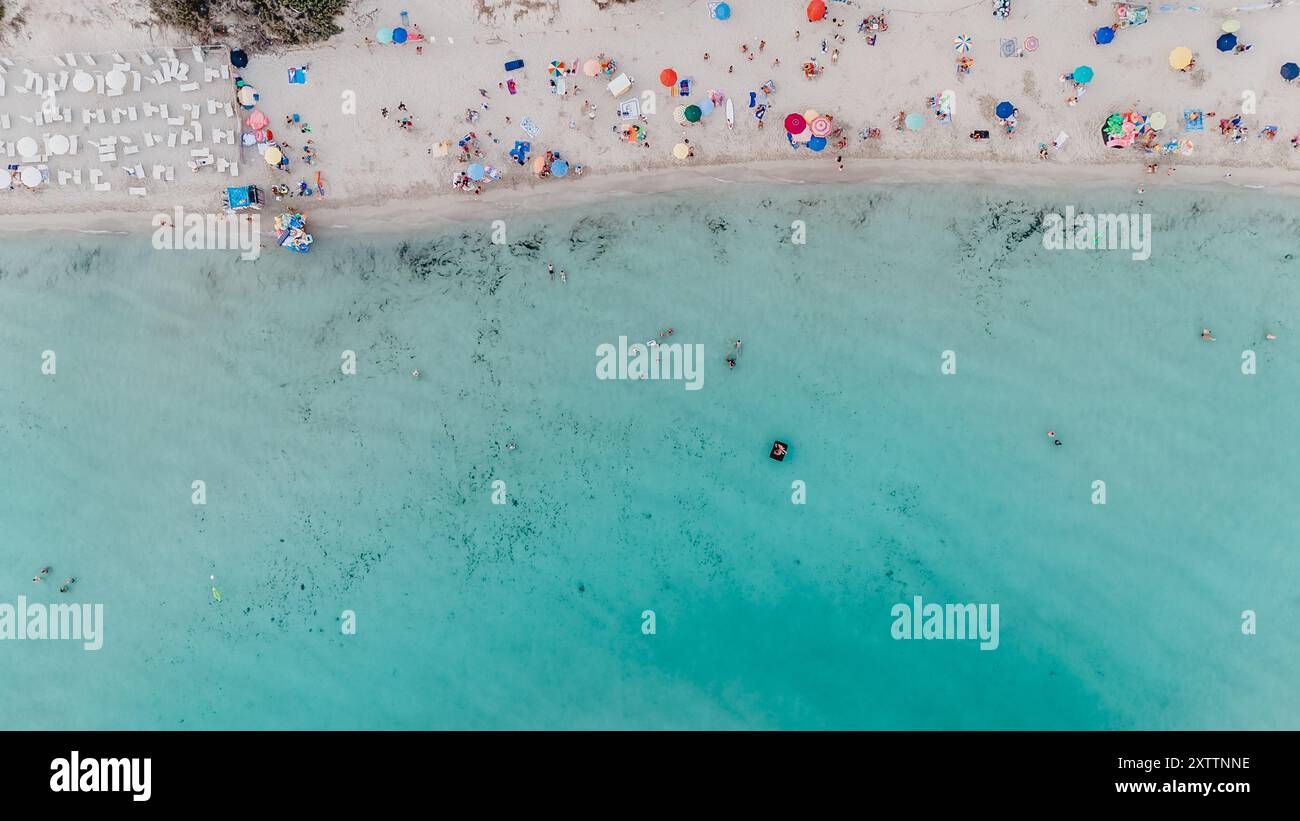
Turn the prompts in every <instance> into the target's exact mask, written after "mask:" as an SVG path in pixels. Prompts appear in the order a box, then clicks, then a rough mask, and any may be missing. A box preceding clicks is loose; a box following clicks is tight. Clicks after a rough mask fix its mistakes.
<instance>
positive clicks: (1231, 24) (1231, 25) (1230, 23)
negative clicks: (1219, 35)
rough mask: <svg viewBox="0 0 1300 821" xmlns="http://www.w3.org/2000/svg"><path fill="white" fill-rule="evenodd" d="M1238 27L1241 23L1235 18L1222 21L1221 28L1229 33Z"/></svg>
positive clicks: (1239, 27) (1238, 28)
mask: <svg viewBox="0 0 1300 821" xmlns="http://www.w3.org/2000/svg"><path fill="white" fill-rule="evenodd" d="M1240 29H1241V23H1239V22H1238V21H1236V20H1224V21H1223V30H1224V31H1226V32H1228V33H1229V34H1232V33H1233V32H1235V31H1238V30H1240Z"/></svg>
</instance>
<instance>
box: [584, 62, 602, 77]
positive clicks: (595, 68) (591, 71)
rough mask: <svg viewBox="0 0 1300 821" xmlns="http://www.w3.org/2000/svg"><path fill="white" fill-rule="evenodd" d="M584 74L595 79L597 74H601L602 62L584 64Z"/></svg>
mask: <svg viewBox="0 0 1300 821" xmlns="http://www.w3.org/2000/svg"><path fill="white" fill-rule="evenodd" d="M582 73H583V74H586V75H587V76H588V77H595V76H596V75H597V74H599V73H600V61H599V60H588V61H587V62H585V63H583V64H582Z"/></svg>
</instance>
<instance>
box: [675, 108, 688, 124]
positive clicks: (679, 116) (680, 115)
mask: <svg viewBox="0 0 1300 821" xmlns="http://www.w3.org/2000/svg"><path fill="white" fill-rule="evenodd" d="M673 119H674V120H676V121H677V124H678V125H686V123H687V120H686V106H684V105H679V106H677V107H676V108H674V109H673Z"/></svg>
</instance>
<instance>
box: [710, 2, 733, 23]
mask: <svg viewBox="0 0 1300 821" xmlns="http://www.w3.org/2000/svg"><path fill="white" fill-rule="evenodd" d="M713 16H714V17H716V18H718V19H719V20H726V19H728V18H729V17H731V6H728V5H727V4H726V3H719V4H718V7H717V8H715V9H714V10H713Z"/></svg>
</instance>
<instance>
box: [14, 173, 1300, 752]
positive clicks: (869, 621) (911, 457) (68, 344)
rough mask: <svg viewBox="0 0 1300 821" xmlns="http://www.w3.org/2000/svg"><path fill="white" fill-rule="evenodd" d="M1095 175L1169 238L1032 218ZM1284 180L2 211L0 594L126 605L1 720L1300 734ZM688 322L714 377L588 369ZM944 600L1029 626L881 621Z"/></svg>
mask: <svg viewBox="0 0 1300 821" xmlns="http://www.w3.org/2000/svg"><path fill="white" fill-rule="evenodd" d="M1068 205H1072V206H1074V208H1075V209H1076V211H1090V212H1130V211H1135V210H1136V211H1143V212H1149V213H1150V214H1151V215H1152V222H1153V230H1154V235H1153V248H1152V255H1151V259H1150V260H1147V261H1145V262H1138V261H1133V260H1132V259H1131V258H1130V254H1129V253H1128V252H1126V251H1093V250H1089V251H1081V252H1080V251H1075V252H1070V251H1050V250H1046V249H1044V247H1043V244H1042V241H1041V231H1040V230H1039V225H1040V221H1041V219H1042V215H1043V213H1044V212H1048V211H1052V212H1063V211H1064V210H1065V208H1066V206H1068ZM1294 206H1295V203H1294V202H1291V201H1287V200H1277V199H1270V198H1269V197H1268V196H1266V195H1260V194H1247V193H1240V194H1212V193H1209V192H1189V191H1182V192H1170V193H1165V194H1160V195H1146V197H1145V199H1144V202H1143V204H1142V205H1141V206H1139V205H1138V204H1137V202H1136V195H1134V194H1133V193H1132V191H1131V190H1129V191H1123V192H1121V191H1113V192H1106V191H1104V190H1088V191H1078V192H1070V191H1061V190H1052V189H1041V190H996V189H981V188H975V187H964V188H963V187H957V186H948V187H942V188H938V187H933V188H932V187H924V186H918V187H911V188H905V187H895V188H880V187H871V186H841V187H834V186H822V187H812V186H804V187H790V186H787V187H782V188H762V187H738V186H733V187H730V188H725V189H722V190H721V191H719V192H715V193H712V194H710V195H708V196H701V195H699V194H691V195H675V196H661V197H654V198H645V199H638V200H632V201H623V202H619V203H616V204H613V205H600V206H593V207H592V208H591V209H590V210H588V211H585V212H584V211H575V210H564V211H561V212H557V213H550V214H538V215H536V216H532V217H514V218H508V219H507V226H506V227H507V239H508V240H509V242H508V244H506V245H494V244H492V243H491V241H490V240H491V226H490V225H489V224H487V223H486V221H485V223H484V224H483V225H478V224H465V225H462V226H458V227H455V228H449V229H446V230H444V231H421V232H419V233H418V234H414V233H413V234H411V235H407V236H383V237H380V236H372V237H358V236H355V235H344V232H342V231H337V232H334V233H333V234H332V233H331V232H330V230H329V229H328V227H327V225H326V224H327V223H329V222H331V221H332V220H330V219H328V218H326V219H323V220H322V221H321V222H322V224H320V225H315V226H314V227H315V232H316V236H317V242H316V245H315V249H314V251H313V252H312V253H311V254H310V255H306V256H303V255H297V254H291V253H287V252H283V251H280V250H278V249H273V248H271V249H266V250H265V251H264V252H263V254H262V257H261V258H260V259H259V260H257V261H256V262H241V261H240V260H239V259H238V256H237V254H235V253H233V252H219V251H212V252H167V251H155V250H153V248H152V247H151V246H150V244H149V241H148V236H147V235H146V234H141V235H140V236H136V237H129V238H128V237H90V236H80V237H75V236H69V235H61V236H57V237H56V236H52V235H51V236H46V235H39V234H29V235H8V236H6V238H5V241H4V247H3V251H2V252H0V306H3V313H2V316H0V320H2V321H0V465H2V466H3V467H2V468H0V602H10V603H12V602H14V601H15V600H16V597H17V596H19V595H26V596H28V597H29V598H31V599H33V600H36V601H68V600H69V598H71V600H76V601H85V602H98V603H102V604H103V605H104V613H105V616H104V618H105V625H104V633H105V637H104V647H103V648H102V649H101V650H98V651H94V652H88V651H85V650H83V649H82V647H81V645H80V644H79V643H74V642H56V641H23V642H17V641H0V680H3V682H4V696H3V698H0V726H2V727H5V728H205V729H218V728H370V727H378V728H516V727H522V728H925V729H931V728H1042V729H1049V728H1095V729H1115V728H1153V729H1194V728H1282V727H1286V728H1296V727H1298V726H1300V720H1298V718H1297V717H1298V716H1300V690H1297V688H1296V687H1295V682H1296V681H1297V680H1298V679H1300V654H1297V653H1296V652H1295V650H1296V647H1297V639H1296V627H1297V624H1298V623H1300V592H1297V582H1296V579H1297V578H1298V575H1297V571H1298V570H1300V552H1297V543H1298V536H1300V518H1298V517H1297V515H1296V513H1297V505H1296V501H1295V495H1296V488H1297V487H1300V460H1298V456H1300V435H1298V434H1297V432H1296V424H1295V419H1294V414H1295V409H1296V408H1297V407H1298V406H1300V358H1298V357H1297V351H1298V350H1300V348H1298V347H1297V346H1298V345H1300V259H1297V258H1296V256H1295V254H1296V253H1297V243H1296V240H1295V238H1296V237H1297V236H1300V211H1297V210H1296V208H1295V207H1294ZM266 219H267V220H269V219H270V215H268V216H267V217H266ZM795 220H804V221H805V223H806V226H807V243H806V244H803V245H798V244H794V243H792V242H791V227H790V226H791V223H792V222H793V221H795ZM547 260H554V262H555V264H556V266H557V267H559V268H563V269H565V271H566V274H567V278H568V282H567V284H560V283H559V282H558V281H552V280H551V279H550V278H549V277H548V275H547V272H546V261H547ZM670 326H671V327H672V328H673V329H674V331H675V333H674V336H673V340H675V341H680V342H683V343H700V344H703V345H704V346H705V368H704V387H703V388H702V389H701V390H698V391H688V390H685V389H684V386H683V384H682V383H681V382H677V381H644V382H643V381H602V380H599V379H597V378H596V370H595V368H596V362H597V359H596V348H597V346H599V345H601V344H602V343H614V342H617V339H618V337H619V336H620V335H625V336H627V337H629V338H630V339H631V340H634V341H636V340H647V339H650V338H654V337H656V335H657V334H658V332H659V331H660V330H662V329H664V328H666V327H670ZM1203 326H1208V327H1210V328H1211V329H1212V330H1213V333H1214V336H1215V337H1216V339H1217V341H1215V342H1214V343H1207V342H1203V341H1202V340H1201V339H1200V332H1201V328H1202V327H1203ZM1266 332H1271V333H1274V334H1276V335H1277V336H1278V339H1277V340H1276V341H1265V340H1264V334H1265V333H1266ZM737 337H739V338H741V339H743V341H744V344H743V348H742V351H741V353H740V356H739V362H738V366H737V367H736V368H735V370H730V369H728V368H727V366H726V364H725V362H724V356H725V355H726V354H727V352H728V350H729V349H730V342H731V340H733V339H735V338H737ZM47 350H48V351H53V352H55V354H56V356H57V372H56V374H55V375H53V376H50V375H46V374H43V373H42V370H41V362H42V353H43V352H44V351H47ZM345 350H351V351H355V352H356V355H357V373H356V374H355V375H345V374H343V373H342V371H341V368H340V364H341V356H342V354H343V352H344V351H345ZM1247 350H1251V351H1255V352H1256V354H1255V355H1256V369H1257V372H1256V373H1254V374H1251V375H1247V374H1243V372H1242V363H1243V359H1242V355H1243V351H1247ZM944 351H953V352H954V353H955V355H956V365H957V370H956V373H955V374H950V375H949V374H944V373H941V370H940V366H941V364H942V356H943V352H944ZM414 368H419V369H420V370H421V372H422V376H421V378H420V379H418V380H417V379H413V378H412V377H411V375H410V374H411V371H412V369H414ZM1048 430H1052V431H1055V432H1056V434H1057V436H1058V437H1059V438H1061V439H1062V441H1063V446H1061V447H1055V446H1053V444H1052V442H1051V440H1050V439H1049V438H1048V437H1046V436H1045V432H1046V431H1048ZM774 439H781V440H783V441H785V442H788V443H789V444H790V455H789V456H788V457H787V458H786V460H785V461H784V462H780V463H778V462H776V461H773V460H772V459H769V458H768V450H769V448H770V446H771V444H772V442H773V440H774ZM507 443H517V449H514V450H511V449H508V448H507ZM195 480H202V481H204V482H205V483H206V488H207V500H206V504H205V505H195V504H193V503H192V500H191V493H192V490H191V483H192V482H193V481H195ZM498 480H499V481H501V482H504V483H505V496H506V500H507V503H506V504H503V505H498V504H493V499H492V495H493V483H494V482H496V481H498ZM796 480H799V481H801V482H803V483H805V485H806V492H807V500H806V504H803V505H796V504H793V503H792V501H791V496H792V483H793V482H795V481H796ZM1096 480H1102V481H1104V482H1105V483H1106V494H1107V495H1106V504H1104V505H1099V504H1093V501H1092V499H1093V482H1094V481H1096ZM45 565H50V566H52V568H53V570H52V572H51V581H52V582H53V583H48V582H47V583H44V584H41V585H35V584H33V583H32V581H31V577H32V575H33V574H34V573H35V572H36V571H37V570H39V569H40V568H41V567H43V566H45ZM211 575H215V577H216V581H215V582H213V581H210V580H209V576H211ZM65 576H75V577H76V578H77V579H78V581H77V582H76V584H75V585H74V588H73V591H72V593H71V594H70V596H69V595H61V594H59V593H58V591H57V589H56V587H57V584H58V582H59V581H61V580H62V578H63V577H65ZM214 584H215V585H216V587H218V588H219V589H220V591H221V594H222V598H221V601H220V602H217V601H215V600H214V599H213V596H212V595H211V587H212V586H213V585H214ZM917 595H920V596H923V597H924V599H925V601H927V602H938V603H959V602H972V603H977V602H979V603H997V604H998V605H999V607H1000V646H999V647H998V648H997V649H996V650H993V651H981V650H980V649H979V648H978V646H977V644H976V643H974V642H971V641H960V640H951V641H905V640H904V641H899V640H894V639H893V638H891V632H890V631H891V624H892V622H893V618H892V616H891V615H890V611H891V608H892V607H893V605H894V604H896V603H900V602H906V603H910V602H912V600H913V597H914V596H917ZM345 610H351V611H353V612H354V613H355V614H356V628H357V629H356V634H355V635H344V634H343V633H342V631H341V629H340V616H341V614H342V613H343V611H345ZM645 610H653V611H654V613H655V626H656V632H655V633H654V634H653V635H645V634H643V632H642V613H643V611H645ZM1246 610H1251V611H1254V613H1255V614H1256V619H1257V632H1256V634H1254V635H1244V634H1243V632H1242V624H1243V619H1242V613H1243V611H1246Z"/></svg>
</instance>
